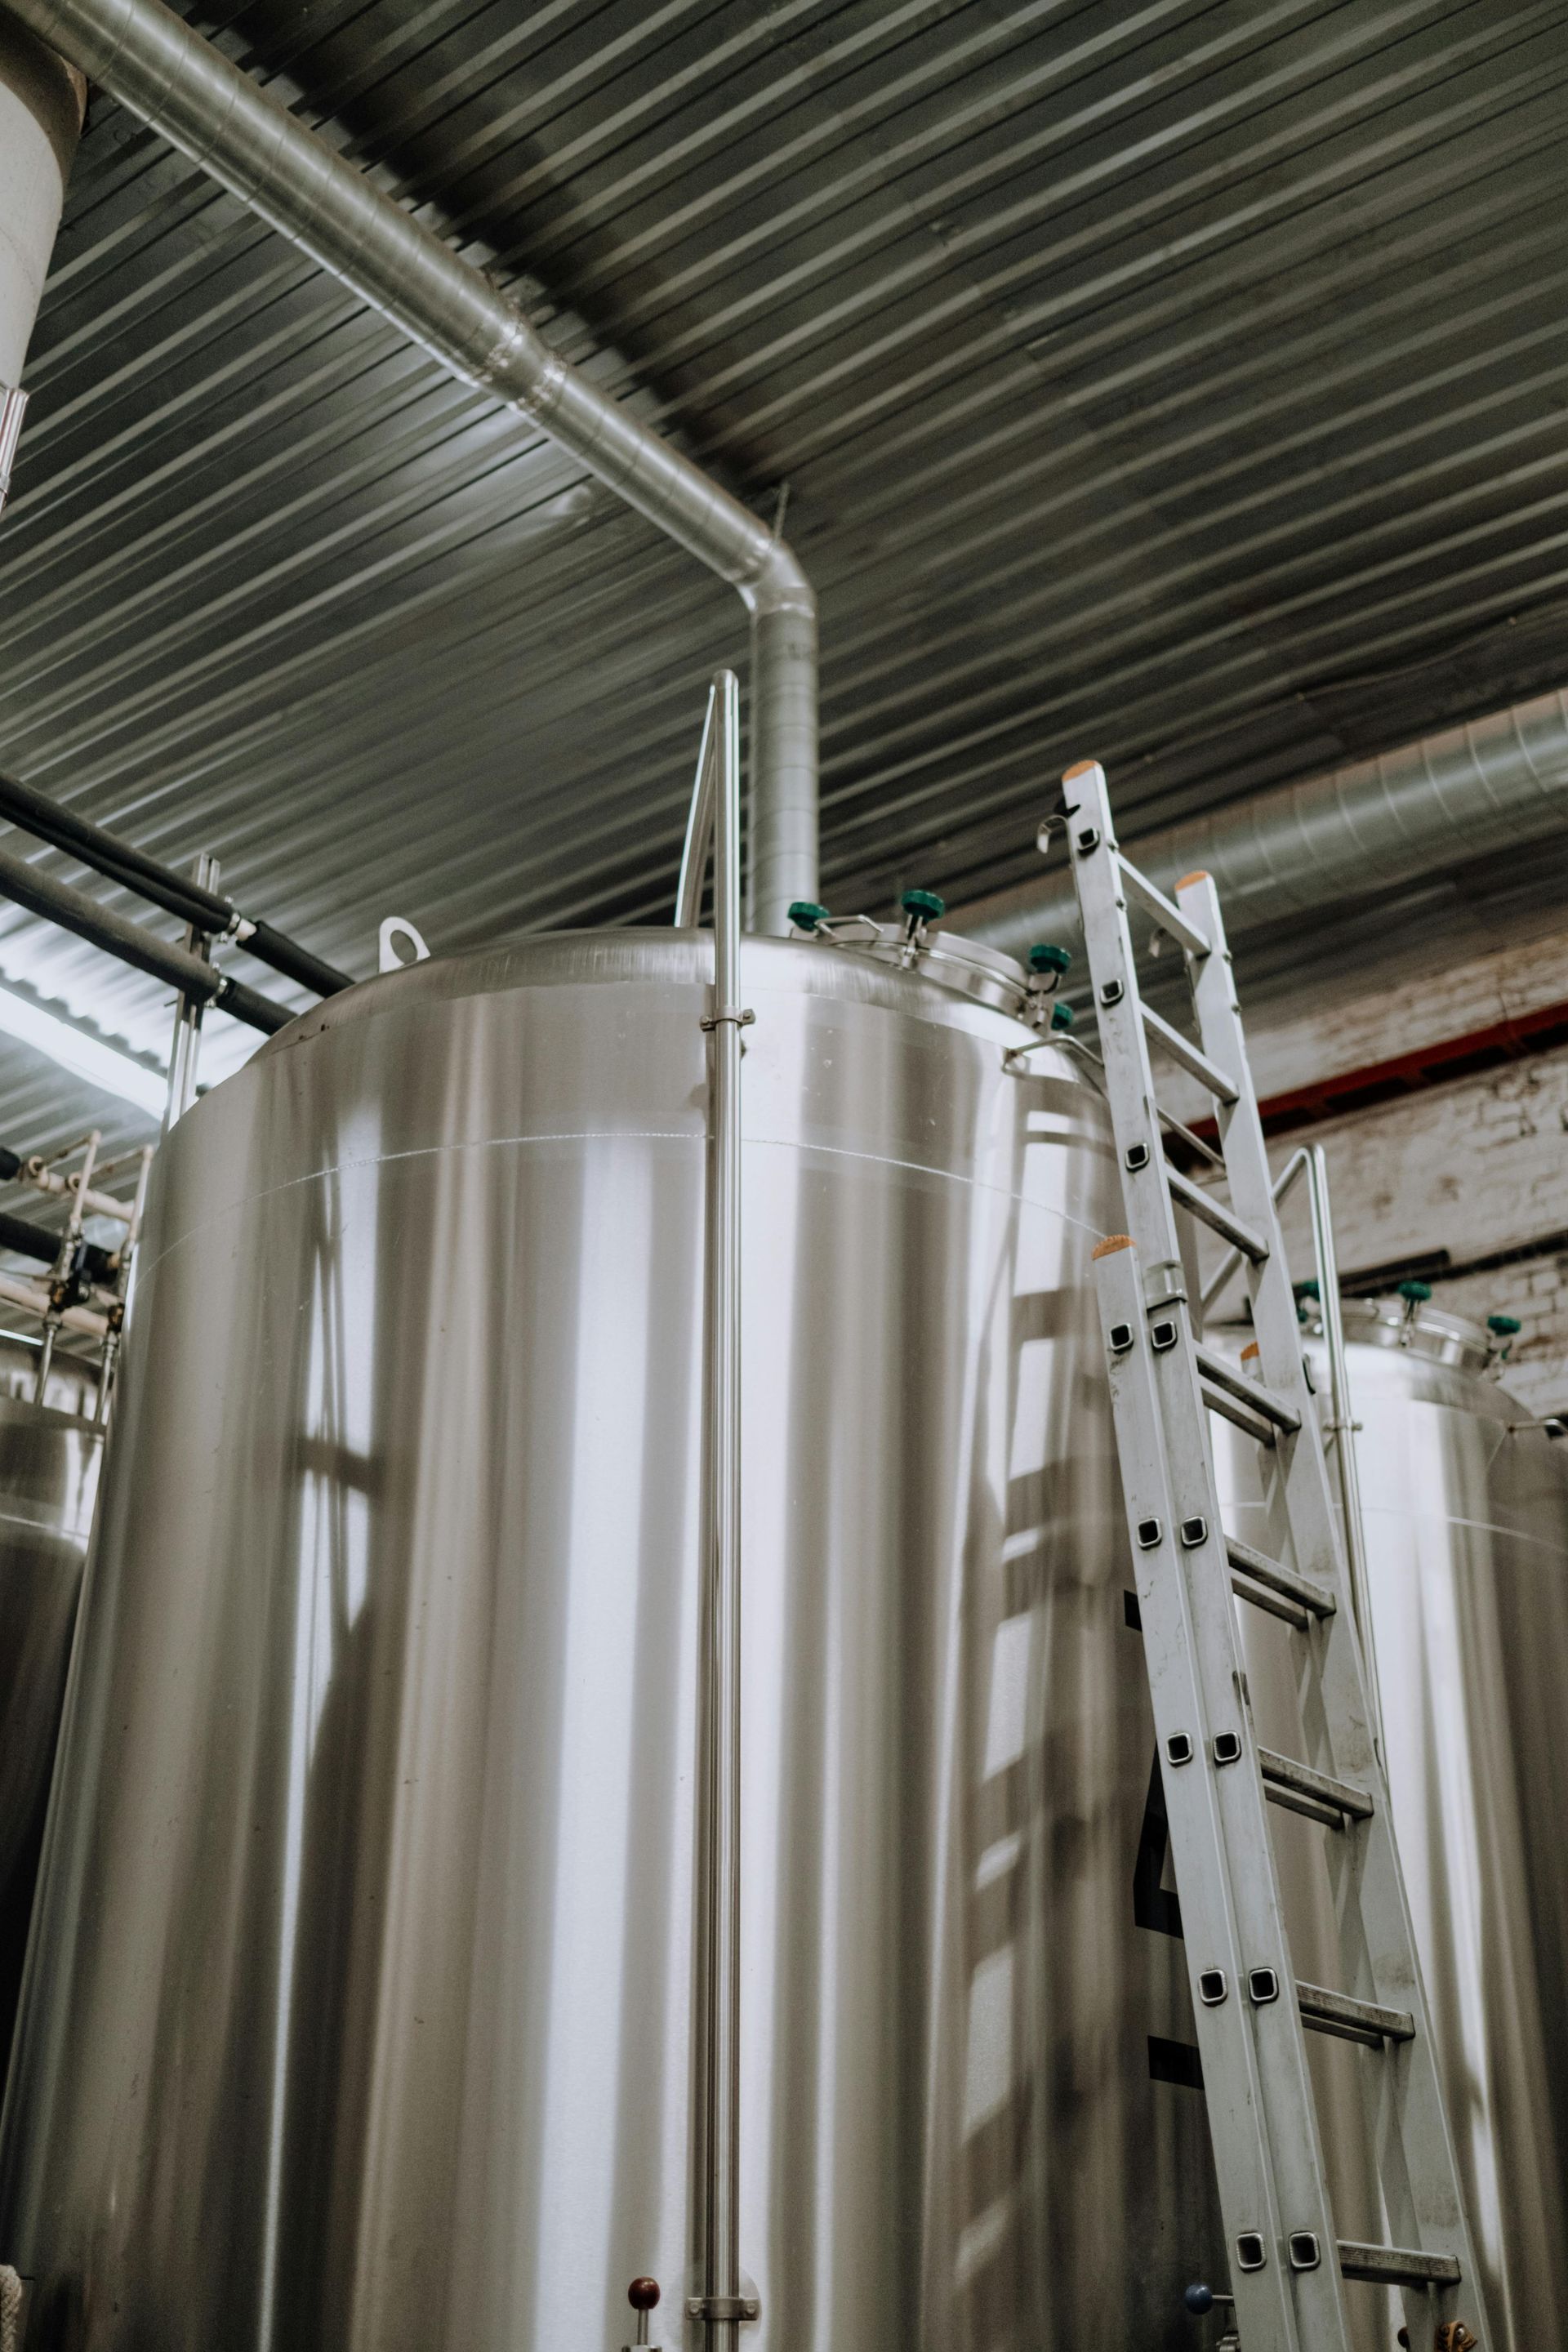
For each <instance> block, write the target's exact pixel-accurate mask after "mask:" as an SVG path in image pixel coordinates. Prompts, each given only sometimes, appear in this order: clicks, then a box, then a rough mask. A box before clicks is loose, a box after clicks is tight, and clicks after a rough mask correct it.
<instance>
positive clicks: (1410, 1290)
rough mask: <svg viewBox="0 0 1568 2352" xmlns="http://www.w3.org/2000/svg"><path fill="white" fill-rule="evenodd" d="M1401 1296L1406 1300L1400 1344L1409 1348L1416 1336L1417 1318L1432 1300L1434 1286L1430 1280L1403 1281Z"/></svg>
mask: <svg viewBox="0 0 1568 2352" xmlns="http://www.w3.org/2000/svg"><path fill="white" fill-rule="evenodd" d="M1399 1296H1400V1297H1401V1298H1403V1299H1404V1301H1405V1323H1404V1327H1403V1328H1402V1329H1401V1331H1400V1334H1399V1344H1400V1346H1401V1347H1402V1348H1408V1346H1409V1345H1410V1342H1411V1340H1412V1339H1414V1338H1415V1318H1416V1317H1417V1316H1418V1315H1419V1314H1420V1312H1421V1309H1422V1308H1423V1307H1426V1306H1427V1305H1429V1304H1430V1302H1431V1297H1432V1286H1431V1284H1430V1283H1429V1282H1402V1283H1401V1284H1400V1286H1399Z"/></svg>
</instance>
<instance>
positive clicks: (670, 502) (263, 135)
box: [10, 0, 817, 929]
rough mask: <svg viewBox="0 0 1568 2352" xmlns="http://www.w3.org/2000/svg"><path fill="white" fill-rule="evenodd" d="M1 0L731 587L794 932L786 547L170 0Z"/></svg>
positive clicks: (776, 912) (803, 603) (765, 812)
mask: <svg viewBox="0 0 1568 2352" xmlns="http://www.w3.org/2000/svg"><path fill="white" fill-rule="evenodd" d="M10 5H11V7H12V10H13V12H14V13H15V14H16V16H19V17H20V18H21V19H22V20H23V21H24V22H25V23H26V25H27V26H30V28H31V29H32V31H33V32H34V33H36V34H37V36H38V37H40V38H41V39H43V40H46V41H48V42H51V43H52V44H54V45H55V46H56V47H58V48H59V49H60V50H61V51H62V52H63V53H64V55H65V56H67V57H68V58H71V59H72V60H73V61H74V63H75V64H76V65H78V66H79V68H81V69H82V70H83V71H84V72H85V73H87V74H89V75H90V76H91V78H92V79H93V80H95V81H97V82H98V83H100V85H101V86H102V88H104V89H107V90H108V91H109V92H110V94H111V95H112V96H113V97H115V98H117V99H119V100H121V104H123V105H125V106H127V107H129V108H130V109H131V110H132V113H134V114H136V115H139V116H140V117H141V119H142V121H144V122H147V123H150V124H151V125H152V126H153V129H154V130H157V131H161V132H162V133H163V137H164V138H165V139H167V140H168V141H169V142H170V144H171V145H172V146H174V147H176V148H178V149H179V151H180V152H181V153H182V154H184V155H188V156H189V157H190V159H191V161H192V162H193V163H198V164H200V165H201V167H202V169H203V170H204V171H206V172H209V173H211V174H212V176H213V177H214V179H216V180H217V181H218V182H220V183H221V184H222V185H223V186H224V187H226V188H227V189H228V190H229V191H230V192H231V194H234V195H237V196H238V197H239V198H240V200H241V201H242V202H243V203H245V204H247V205H249V206H250V207H251V209H252V210H253V211H254V212H256V213H258V215H260V217H261V218H262V219H263V220H265V221H267V222H268V223H269V224H270V225H271V226H272V227H274V228H275V229H277V230H279V232H280V233H281V235H283V236H287V237H288V238H289V240H290V241H291V242H292V243H293V244H294V245H296V246H298V247H300V250H301V251H302V252H304V253H307V254H309V255H310V258H311V259H312V260H313V261H315V262H317V263H318V264H319V265H320V266H321V268H324V269H328V270H330V271H331V273H332V275H333V276H334V277H335V278H339V279H341V280H342V283H343V284H344V285H345V286H347V287H349V288H350V289H351V290H352V291H353V292H354V293H355V294H357V295H358V296H359V297H360V299H361V300H362V301H365V302H368V303H370V304H371V305H372V306H373V307H374V309H376V310H379V311H381V312H382V314H383V315H384V317H385V318H388V319H390V320H392V321H393V322H394V324H395V325H396V326H397V327H398V328H399V329H400V330H401V331H403V332H404V333H405V334H406V335H408V336H409V337H410V338H411V339H412V340H413V341H416V342H417V343H418V344H420V345H421V346H422V347H423V348H424V349H425V350H426V351H428V352H431V353H432V354H433V356H434V357H436V358H437V359H438V360H440V362H442V364H443V365H444V366H446V367H447V368H449V369H450V370H451V372H452V373H453V374H454V375H456V376H458V378H459V379H460V380H461V381H462V382H464V383H470V384H474V385H476V386H478V387H479V388H480V389H482V390H485V391H488V392H489V393H492V394H494V395H495V397H496V398H497V399H498V400H500V401H502V402H504V403H505V404H507V405H508V406H510V407H514V408H517V409H520V410H521V412H522V413H523V414H524V415H527V416H528V417H530V418H531V420H532V421H533V422H534V423H536V424H537V425H539V427H540V428H541V430H542V431H543V432H545V433H548V434H549V435H550V436H551V438H552V440H555V441H558V442H559V443H560V444H561V446H563V448H565V449H569V450H571V452H572V453H573V455H574V457H579V458H580V459H581V460H582V462H583V464H584V466H586V467H588V469H589V471H590V472H591V473H593V474H595V475H596V476H597V477H598V478H599V479H600V480H601V481H602V482H604V483H605V484H606V485H607V487H608V488H611V489H612V490H614V491H615V492H616V495H617V496H618V497H620V498H622V499H625V500H626V503H627V504H628V505H629V506H632V507H635V508H636V509H637V512H638V513H639V514H643V515H646V516H647V519H648V520H649V521H650V522H653V523H655V524H657V525H658V528H659V529H660V530H663V531H666V532H668V535H669V537H670V538H671V539H673V540H675V541H677V542H678V544H679V545H680V546H681V547H683V548H685V549H686V550H687V551H688V553H689V554H691V555H694V556H696V557H697V558H698V559H699V561H700V562H703V563H705V564H707V565H708V567H709V568H710V570H711V571H713V572H717V573H718V575H719V577H720V578H721V579H722V580H725V581H728V583H730V585H731V587H732V588H734V589H736V590H737V591H738V592H739V593H740V595H741V596H742V599H743V600H744V602H745V604H746V605H747V607H748V609H749V610H750V612H751V613H752V618H753V653H754V671H753V679H752V899H753V904H754V906H755V908H756V909H757V915H758V919H759V920H763V919H764V913H765V918H766V920H767V924H768V927H769V928H773V929H787V928H788V919H787V914H786V913H785V912H784V910H785V909H787V908H788V905H789V902H790V900H791V899H792V898H811V897H813V896H815V894H816V797H817V795H816V758H817V751H816V600H815V599H814V597H813V596H812V593H811V589H810V586H809V584H808V583H807V582H806V579H805V573H804V572H802V570H801V568H800V565H799V563H798V562H797V561H796V559H795V556H794V555H793V554H792V553H791V552H790V551H789V549H788V548H787V547H785V546H784V545H783V543H782V542H781V541H778V540H775V539H774V538H773V535H772V533H771V532H770V531H769V530H768V529H767V527H766V525H765V524H764V523H763V522H761V521H760V520H758V518H757V517H756V516H755V515H754V514H752V512H751V511H750V510H749V509H747V508H745V507H743V506H742V504H741V502H740V500H739V499H734V498H732V497H731V495H730V493H729V491H728V490H726V489H725V488H723V487H722V486H721V484H720V483H718V482H715V481H713V480H712V479H711V478H710V476H708V475H706V474H704V473H703V471H702V469H701V467H699V466H696V465H694V464H693V463H692V461H691V459H690V458H689V457H687V456H686V455H685V453H684V452H683V451H682V450H680V449H678V448H677V447H676V446H675V445H674V444H673V443H672V442H669V441H667V440H665V439H663V438H662V437H661V436H659V435H658V434H657V433H655V432H654V431H653V430H652V428H651V427H650V426H649V425H645V424H644V423H643V422H642V420H641V419H640V418H639V417H637V415H634V414H633V413H632V411H631V409H630V408H629V407H628V406H627V404H626V403H625V402H624V401H618V400H616V399H615V398H614V397H613V395H612V394H609V393H606V392H605V391H602V390H601V389H600V387H599V386H598V385H597V384H595V383H590V381H589V380H588V379H587V377H585V376H584V375H581V374H579V373H578V372H577V371H576V370H575V369H574V368H572V367H570V366H568V365H567V363H566V362H565V361H564V360H563V359H561V358H560V357H559V356H558V355H557V354H556V353H555V352H552V351H551V349H550V347H549V345H548V344H547V343H546V342H545V341H544V340H543V338H542V336H541V335H539V334H538V333H536V331H534V329H533V328H532V327H531V325H530V324H529V322H528V320H526V319H525V318H524V317H523V316H522V314H521V311H519V310H517V309H516V308H515V307H514V306H513V305H512V304H511V303H510V302H509V301H508V300H507V299H506V297H505V296H504V295H503V294H502V293H501V292H500V289H498V288H497V287H495V286H494V285H492V284H491V282H490V280H489V278H487V277H486V276H485V275H484V273H483V271H481V270H479V269H476V268H474V267H473V265H472V264H471V263H469V262H467V261H464V260H463V259H462V258H461V257H459V256H458V254H456V253H454V252H453V251H452V250H451V248H450V247H448V246H447V245H445V244H443V242H442V240H441V239H440V237H438V236H437V235H436V234H435V232H434V231H433V230H432V229H430V228H428V227H426V225H425V223H424V222H423V221H421V220H418V219H417V218H416V216H415V215H414V214H412V213H411V212H406V211H405V209H404V208H403V206H402V205H399V204H397V203H395V201H394V199H393V198H392V197H391V196H389V195H387V194H385V193H384V191H383V190H382V189H380V188H377V187H376V186H375V185H374V183H373V182H372V181H370V180H368V179H367V178H366V177H365V175H364V174H363V173H362V172H360V171H359V170H357V169H356V168H355V166H354V165H353V163H350V162H349V161H348V160H347V159H346V158H345V157H344V156H342V155H340V154H339V153H337V152H336V151H335V150H334V149H332V148H331V147H329V146H328V145H327V144H326V142H324V141H323V140H321V139H319V138H318V137H317V136H316V134H315V132H314V131H310V130H308V129H307V128H306V126H305V124H304V123H302V122H301V121H299V119H298V118H297V117H296V116H294V115H292V114H290V113H289V111H288V110H287V109H286V108H284V107H282V106H279V104H278V102H277V100H275V99H273V98H271V97H269V96H268V93H267V92H266V91H265V90H262V89H258V87H257V85H256V84H255V83H254V82H253V81H252V80H251V79H250V78H249V76H248V75H247V74H245V73H243V72H242V71H241V70H240V68H238V67H237V66H236V65H235V64H233V63H232V62H231V61H230V59H229V58H226V57H225V56H224V55H223V54H222V52H221V51H220V50H218V49H216V48H214V47H212V45H211V44H210V43H209V42H207V41H205V40H204V39H203V38H202V37H201V35H200V34H199V33H196V32H195V31H193V29H192V28H191V26H189V25H187V24H186V23H185V22H184V18H183V17H181V16H178V15H176V14H175V12H174V9H172V8H169V7H166V6H165V5H163V0H10ZM775 763H777V764H775ZM759 856H760V857H762V858H763V859H764V860H765V862H766V869H767V870H766V873H765V875H764V874H760V873H759V872H758V859H759Z"/></svg>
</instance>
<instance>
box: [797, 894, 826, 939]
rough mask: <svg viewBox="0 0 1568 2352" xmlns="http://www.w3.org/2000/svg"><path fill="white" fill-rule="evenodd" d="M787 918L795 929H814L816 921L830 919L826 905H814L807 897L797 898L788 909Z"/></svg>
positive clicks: (820, 921)
mask: <svg viewBox="0 0 1568 2352" xmlns="http://www.w3.org/2000/svg"><path fill="white" fill-rule="evenodd" d="M789 919H790V921H791V922H792V923H793V924H794V925H795V929H796V930H797V931H815V930H816V927H817V925H818V923H826V922H830V921H831V920H832V918H831V916H830V915H829V914H828V911H827V909H826V907H818V906H816V905H814V903H813V902H812V900H811V899H809V898H797V899H796V900H795V904H794V905H793V906H792V907H791V908H790V910H789Z"/></svg>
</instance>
